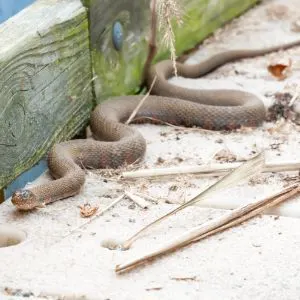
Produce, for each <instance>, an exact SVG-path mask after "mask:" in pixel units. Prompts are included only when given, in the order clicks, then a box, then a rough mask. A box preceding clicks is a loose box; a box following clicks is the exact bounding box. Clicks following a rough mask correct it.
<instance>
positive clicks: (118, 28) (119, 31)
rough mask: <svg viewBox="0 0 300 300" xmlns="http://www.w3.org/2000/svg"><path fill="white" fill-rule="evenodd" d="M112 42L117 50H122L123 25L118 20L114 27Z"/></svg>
mask: <svg viewBox="0 0 300 300" xmlns="http://www.w3.org/2000/svg"><path fill="white" fill-rule="evenodd" d="M112 42H113V45H114V47H115V49H116V50H117V51H120V50H121V49H122V46H123V26H122V24H121V23H120V22H119V21H116V22H115V23H114V25H113V27H112Z"/></svg>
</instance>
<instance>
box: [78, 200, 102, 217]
mask: <svg viewBox="0 0 300 300" xmlns="http://www.w3.org/2000/svg"><path fill="white" fill-rule="evenodd" d="M79 208H80V216H81V217H82V218H89V217H91V216H93V215H94V214H95V213H96V212H97V211H98V206H91V204H89V203H85V204H83V205H80V206H79Z"/></svg>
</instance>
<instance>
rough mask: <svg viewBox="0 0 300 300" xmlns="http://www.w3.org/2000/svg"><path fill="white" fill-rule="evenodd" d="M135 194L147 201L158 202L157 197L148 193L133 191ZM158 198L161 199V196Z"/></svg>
mask: <svg viewBox="0 0 300 300" xmlns="http://www.w3.org/2000/svg"><path fill="white" fill-rule="evenodd" d="M135 194H136V195H138V196H140V197H142V198H145V199H147V200H148V201H150V202H153V203H155V204H158V202H159V200H158V199H157V198H154V197H152V196H150V195H147V194H142V193H137V192H135ZM159 199H161V198H159Z"/></svg>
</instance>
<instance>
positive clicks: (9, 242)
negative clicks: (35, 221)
mask: <svg viewBox="0 0 300 300" xmlns="http://www.w3.org/2000/svg"><path fill="white" fill-rule="evenodd" d="M25 239H26V233H25V232H24V231H22V230H19V229H17V228H14V227H12V226H7V225H0V248H4V247H10V246H15V245H18V244H20V243H21V242H23V241H24V240H25Z"/></svg>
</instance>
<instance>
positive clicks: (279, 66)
mask: <svg viewBox="0 0 300 300" xmlns="http://www.w3.org/2000/svg"><path fill="white" fill-rule="evenodd" d="M291 66H292V60H291V59H290V58H289V59H288V60H287V62H286V61H282V62H281V61H280V62H276V63H270V64H269V66H268V71H269V72H270V73H271V74H272V75H273V76H274V77H276V78H277V79H278V80H283V79H285V78H286V77H287V76H288V74H289V72H290V71H291Z"/></svg>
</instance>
